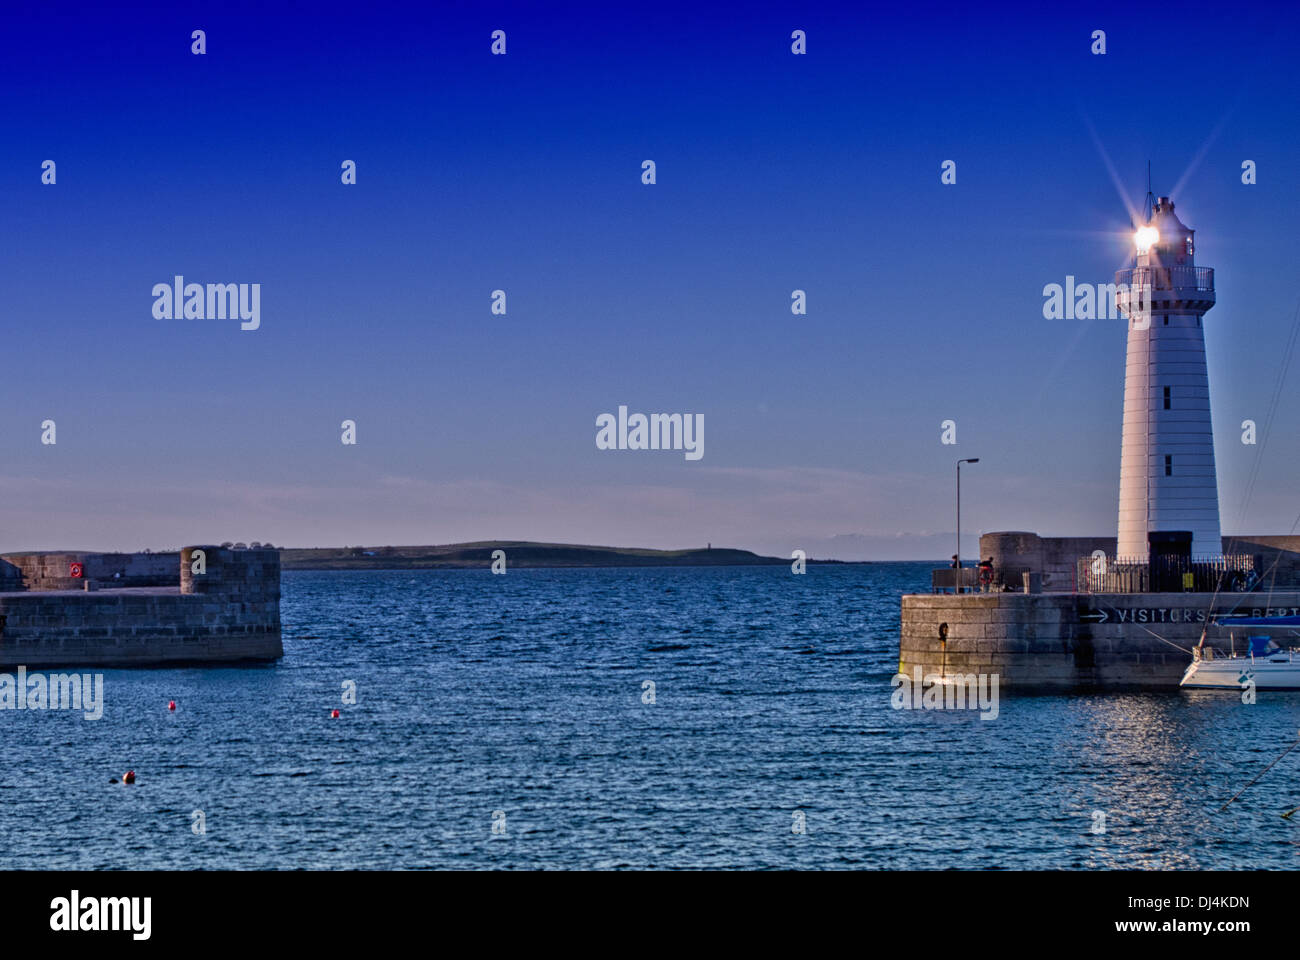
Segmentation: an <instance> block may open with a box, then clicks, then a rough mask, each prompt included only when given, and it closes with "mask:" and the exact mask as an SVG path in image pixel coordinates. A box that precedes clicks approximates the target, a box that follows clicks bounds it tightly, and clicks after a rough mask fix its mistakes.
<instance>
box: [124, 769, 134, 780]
mask: <svg viewBox="0 0 1300 960" xmlns="http://www.w3.org/2000/svg"><path fill="white" fill-rule="evenodd" d="M122 782H123V783H135V771H134V770H128V771H127V772H126V773H124V774H122Z"/></svg>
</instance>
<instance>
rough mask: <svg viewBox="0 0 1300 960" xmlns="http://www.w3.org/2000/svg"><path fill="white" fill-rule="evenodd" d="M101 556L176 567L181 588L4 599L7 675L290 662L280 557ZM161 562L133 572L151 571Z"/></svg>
mask: <svg viewBox="0 0 1300 960" xmlns="http://www.w3.org/2000/svg"><path fill="white" fill-rule="evenodd" d="M198 549H202V550H203V551H204V561H205V565H206V572H205V573H203V574H195V573H194V572H193V570H192V564H193V560H194V559H195V553H194V551H196V550H198ZM45 556H58V557H60V558H62V557H64V556H65V555H53V554H51V555H45ZM85 556H88V557H93V556H95V555H85ZM99 556H108V557H112V556H134V557H148V558H158V557H164V558H170V562H171V582H172V584H174V585H172V586H149V587H126V588H115V587H108V586H107V584H105V587H104V588H101V589H90V590H87V589H86V588H85V585H84V583H83V582H82V581H79V580H73V582H74V583H77V584H79V587H80V588H79V589H73V590H53V589H40V590H27V591H22V592H6V593H0V667H3V668H10V667H15V666H17V665H19V664H24V665H26V666H28V667H42V666H69V667H89V666H100V667H113V666H157V665H163V664H175V663H212V662H231V661H239V660H274V659H277V658H279V657H281V656H283V655H284V648H283V646H282V643H281V637H280V555H279V552H278V551H276V550H228V549H222V548H220V547H202V548H197V547H187V548H185V550H183V551H182V552H181V553H180V554H175V553H173V554H132V555H99ZM14 557H15V555H10V558H9V559H10V560H11V561H12V560H13V559H14ZM156 562H157V561H155V560H153V559H149V560H148V561H147V562H145V563H144V564H142V565H141V566H140V567H138V568H135V569H137V570H141V571H150V570H153V569H154V566H155V563H156ZM182 562H183V563H184V567H183V568H182ZM15 565H16V566H19V567H20V568H23V564H21V563H19V564H15ZM115 565H116V561H109V562H108V563H106V564H105V565H104V566H102V567H96V566H94V565H90V566H88V567H87V568H86V569H87V570H94V569H104V570H112V569H115V568H116V566H115ZM31 568H32V569H38V568H39V564H36V563H35V562H33V564H32V566H31ZM51 569H53V570H57V569H66V568H59V567H57V566H56V567H52V568H51ZM128 569H129V568H128ZM158 569H159V570H161V566H160V565H159V566H158ZM141 575H145V574H143V573H142V574H141ZM44 579H45V580H47V581H48V580H51V579H57V578H54V577H46V578H44Z"/></svg>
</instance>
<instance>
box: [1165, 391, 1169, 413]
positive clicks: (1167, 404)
mask: <svg viewBox="0 0 1300 960" xmlns="http://www.w3.org/2000/svg"><path fill="white" fill-rule="evenodd" d="M1165 409H1166V410H1168V409H1169V388H1168V387H1165Z"/></svg>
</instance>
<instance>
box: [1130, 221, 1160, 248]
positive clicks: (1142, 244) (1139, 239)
mask: <svg viewBox="0 0 1300 960" xmlns="http://www.w3.org/2000/svg"><path fill="white" fill-rule="evenodd" d="M1133 242H1134V243H1135V244H1136V245H1137V251H1138V253H1146V252H1147V251H1148V250H1150V249H1151V248H1152V247H1153V246H1155V245H1156V244H1157V243H1159V242H1160V231H1159V230H1157V229H1156V228H1155V227H1140V228H1138V231H1137V233H1135V234H1133Z"/></svg>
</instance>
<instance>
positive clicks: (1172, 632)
mask: <svg viewBox="0 0 1300 960" xmlns="http://www.w3.org/2000/svg"><path fill="white" fill-rule="evenodd" d="M1233 613H1235V614H1238V615H1250V616H1283V615H1296V614H1300V591H1295V590H1287V591H1281V590H1279V591H1277V592H1275V593H1272V594H1271V595H1269V594H1265V593H1220V594H1218V595H1213V594H1208V593H1125V594H1113V593H1112V594H1066V593H1058V594H1044V593H1037V594H1026V593H996V594H912V595H907V596H904V597H903V600H902V620H901V636H900V640H899V650H898V659H899V672H900V673H905V674H907V675H909V676H911V675H912V673H913V671H914V670H915V669H916V668H917V667H920V668H921V671H922V673H923V675H926V676H928V675H930V674H940V675H952V674H957V673H960V674H976V675H979V674H984V675H992V674H997V675H998V676H999V678H1000V682H1001V688H1002V689H1003V690H1004V691H1005V690H1017V689H1020V690H1035V689H1041V690H1058V691H1064V690H1086V689H1096V688H1143V689H1153V688H1171V687H1177V686H1178V681H1179V680H1181V679H1182V675H1183V671H1184V670H1185V669H1186V668H1187V665H1188V663H1190V662H1191V654H1190V653H1189V652H1187V651H1190V649H1191V647H1192V646H1194V645H1195V644H1196V643H1198V642H1199V641H1200V638H1201V631H1202V630H1203V629H1205V622H1206V618H1207V615H1211V614H1212V615H1214V616H1224V615H1228V614H1233ZM1247 632H1260V631H1258V630H1254V631H1247V630H1242V629H1240V628H1238V629H1237V631H1236V637H1235V641H1234V640H1232V639H1230V633H1229V631H1228V630H1227V629H1225V628H1222V627H1215V626H1211V627H1210V628H1209V630H1208V633H1207V636H1206V641H1205V643H1206V646H1212V647H1214V648H1215V649H1216V650H1218V651H1221V652H1223V653H1227V652H1228V651H1229V648H1230V646H1232V645H1233V644H1234V642H1235V648H1236V650H1237V651H1238V652H1240V651H1241V650H1242V649H1243V647H1244V645H1245V642H1246V641H1245V635H1246V633H1247ZM1278 640H1279V643H1281V644H1283V645H1284V646H1286V645H1290V643H1294V644H1296V645H1300V640H1293V641H1290V643H1288V641H1287V639H1286V638H1282V637H1279V638H1278ZM1179 648H1182V649H1179Z"/></svg>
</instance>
